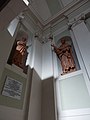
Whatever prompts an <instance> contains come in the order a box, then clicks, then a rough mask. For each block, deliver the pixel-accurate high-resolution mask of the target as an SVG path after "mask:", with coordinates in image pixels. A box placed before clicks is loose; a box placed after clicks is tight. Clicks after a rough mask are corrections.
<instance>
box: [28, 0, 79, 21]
mask: <svg viewBox="0 0 90 120" xmlns="http://www.w3.org/2000/svg"><path fill="white" fill-rule="evenodd" d="M79 1H81V0H31V2H30V4H29V8H30V10H31V11H32V12H33V14H34V15H35V16H36V17H37V18H38V19H39V21H40V22H41V23H48V22H49V21H51V20H52V19H54V18H56V17H58V16H60V14H62V13H63V12H65V11H67V10H68V9H69V8H70V7H72V6H73V5H75V4H76V3H77V2H79Z"/></svg>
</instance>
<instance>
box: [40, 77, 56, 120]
mask: <svg viewBox="0 0 90 120" xmlns="http://www.w3.org/2000/svg"><path fill="white" fill-rule="evenodd" d="M41 105H42V112H41V113H42V114H41V116H42V117H41V120H55V119H56V118H55V100H54V83H53V78H48V79H46V80H43V81H42V103H41Z"/></svg>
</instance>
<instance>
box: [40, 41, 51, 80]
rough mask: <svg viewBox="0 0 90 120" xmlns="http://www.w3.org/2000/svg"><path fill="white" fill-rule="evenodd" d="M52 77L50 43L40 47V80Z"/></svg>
mask: <svg viewBox="0 0 90 120" xmlns="http://www.w3.org/2000/svg"><path fill="white" fill-rule="evenodd" d="M51 76H53V65H52V50H51V44H50V42H47V43H46V44H43V46H42V79H46V78H49V77H51Z"/></svg>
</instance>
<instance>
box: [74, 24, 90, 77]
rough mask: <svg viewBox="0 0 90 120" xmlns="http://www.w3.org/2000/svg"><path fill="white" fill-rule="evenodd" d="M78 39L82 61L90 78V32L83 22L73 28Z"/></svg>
mask: <svg viewBox="0 0 90 120" xmlns="http://www.w3.org/2000/svg"><path fill="white" fill-rule="evenodd" d="M72 29H73V33H74V36H75V38H76V41H77V44H78V47H79V50H80V53H81V56H82V60H83V62H84V65H85V67H86V70H87V72H88V75H89V77H90V32H89V30H88V28H87V27H86V25H85V23H84V22H82V23H80V24H78V25H76V26H75V27H73V28H72Z"/></svg>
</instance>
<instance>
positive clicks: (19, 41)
mask: <svg viewBox="0 0 90 120" xmlns="http://www.w3.org/2000/svg"><path fill="white" fill-rule="evenodd" d="M27 41H28V34H27V33H26V32H25V31H23V30H19V31H18V33H17V36H16V39H15V42H14V44H13V47H12V50H11V53H10V56H9V58H8V61H7V63H8V64H9V65H12V64H14V65H16V66H17V67H19V68H21V69H23V71H24V72H26V69H27V67H26V60H27V55H28V52H27Z"/></svg>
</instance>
